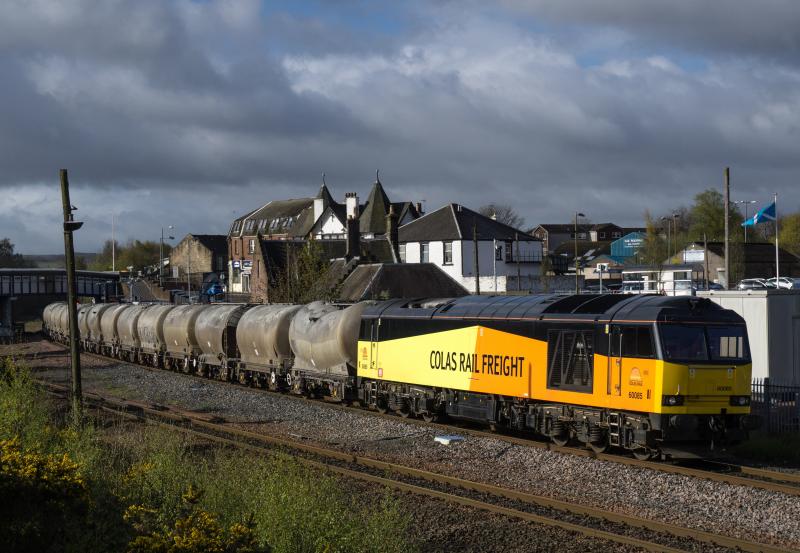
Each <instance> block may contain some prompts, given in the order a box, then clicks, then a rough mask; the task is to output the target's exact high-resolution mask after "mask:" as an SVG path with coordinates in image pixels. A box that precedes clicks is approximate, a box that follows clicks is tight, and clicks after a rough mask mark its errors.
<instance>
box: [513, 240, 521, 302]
mask: <svg viewBox="0 0 800 553" xmlns="http://www.w3.org/2000/svg"><path fill="white" fill-rule="evenodd" d="M514 244H515V246H516V248H517V255H516V258H517V292H519V291H521V290H522V282H521V280H522V274H521V273H522V271H521V270H520V268H519V233H518V232H515V233H514Z"/></svg>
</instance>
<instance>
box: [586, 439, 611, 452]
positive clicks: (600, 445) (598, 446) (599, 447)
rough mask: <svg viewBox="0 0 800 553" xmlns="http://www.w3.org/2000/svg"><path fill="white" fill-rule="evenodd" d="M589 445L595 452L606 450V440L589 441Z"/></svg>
mask: <svg viewBox="0 0 800 553" xmlns="http://www.w3.org/2000/svg"><path fill="white" fill-rule="evenodd" d="M589 447H590V448H592V451H594V452H595V453H598V454H600V453H605V452H606V450H608V440H603V441H599V442H589Z"/></svg>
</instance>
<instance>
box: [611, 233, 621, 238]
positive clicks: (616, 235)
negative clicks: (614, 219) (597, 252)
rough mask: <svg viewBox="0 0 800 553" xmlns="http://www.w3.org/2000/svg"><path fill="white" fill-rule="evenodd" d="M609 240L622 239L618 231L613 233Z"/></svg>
mask: <svg viewBox="0 0 800 553" xmlns="http://www.w3.org/2000/svg"><path fill="white" fill-rule="evenodd" d="M611 238H622V233H621V232H619V231H614V232H612V233H611Z"/></svg>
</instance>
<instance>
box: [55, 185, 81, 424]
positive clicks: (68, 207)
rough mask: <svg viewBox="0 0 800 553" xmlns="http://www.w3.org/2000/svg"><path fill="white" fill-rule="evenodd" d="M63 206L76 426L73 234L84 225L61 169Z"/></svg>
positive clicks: (78, 371)
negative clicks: (75, 216) (71, 201)
mask: <svg viewBox="0 0 800 553" xmlns="http://www.w3.org/2000/svg"><path fill="white" fill-rule="evenodd" d="M60 178H61V204H62V206H63V208H64V259H65V260H66V265H67V312H68V314H69V354H70V360H71V364H72V417H73V421H74V422H75V424H79V423H80V422H81V395H82V394H81V357H80V353H79V352H78V339H79V337H80V335H79V333H78V305H77V300H78V298H77V296H78V294H77V290H76V287H75V247H74V244H73V242H72V233H73V232H74V231H76V230H78V229H79V228H81V226H83V223H81V222H80V221H75V220H74V219H73V217H72V212H73V211H75V210H76V209H78V208H76V207H73V206H72V203H70V201H69V178H68V177H67V170H66V169H61V171H60Z"/></svg>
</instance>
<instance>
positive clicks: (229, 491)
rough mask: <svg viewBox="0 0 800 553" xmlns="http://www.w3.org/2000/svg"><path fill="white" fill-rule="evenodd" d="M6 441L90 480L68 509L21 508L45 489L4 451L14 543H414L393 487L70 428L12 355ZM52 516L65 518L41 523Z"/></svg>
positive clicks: (288, 462) (398, 546) (293, 548)
mask: <svg viewBox="0 0 800 553" xmlns="http://www.w3.org/2000/svg"><path fill="white" fill-rule="evenodd" d="M60 413H61V414H60ZM0 441H1V442H2V443H3V444H7V445H8V447H9V448H11V449H13V448H16V449H14V452H13V453H14V455H15V457H14V459H18V460H19V459H22V460H23V461H24V460H25V459H28V461H24V462H23V461H20V462H18V463H17V465H19V463H23V465H24V463H25V462H28V463H33V462H34V461H35V462H39V463H41V464H44V465H47V463H50V464H53V463H55V462H56V461H59V460H63V462H64V463H67V466H69V467H72V466H74V467H75V469H74V475H73V476H74V478H75V479H77V480H79V481H80V482H81V487H80V490H79V491H72V492H69V493H67V492H64V493H65V494H66V495H64V494H62V495H64V497H63V498H62V499H61V500H63V502H64V503H63V505H66V504H67V503H68V504H69V505H70V507H69V508H60V509H55V510H54V508H44V507H46V505H40V504H38V503H36V502H35V501H34V502H33V503H31V502H30V501H27V504H26V505H22V504H21V503H26V502H25V501H24V500H22V499H20V498H23V497H34V498H35V497H40V496H42V494H39V495H38V496H36V495H31V494H30V493H29V488H30V487H31V486H34V488H35V487H36V486H37V485H40V484H41V482H39V481H37V480H36V474H38V473H37V472H36V471H35V470H28V469H25V467H24V466H23V469H20V470H16V472H14V471H12V467H11V464H10V463H7V462H6V457H8V458H11V457H10V456H4V457H3V460H2V461H0V485H5V486H6V487H7V489H5V488H4V489H5V491H9V490H11V491H13V492H14V494H7V496H8V497H16V498H18V499H17V500H16V501H14V502H7V501H5V502H0V503H5V504H4V505H0V537H3V536H11V538H14V537H15V536H16V538H14V539H11V538H8V539H6V541H7V542H8V543H11V544H12V546H11V548H4V551H10V552H16V551H86V552H94V551H97V552H100V551H129V552H132V553H133V552H137V553H138V552H142V553H144V552H146V551H170V552H174V553H178V552H186V553H189V552H193V551H198V552H199V551H220V552H222V553H228V552H230V553H233V552H234V551H238V552H244V551H274V552H286V553H303V552H326V553H335V552H356V553H361V552H363V553H394V552H400V551H404V552H405V551H414V544H413V543H410V542H409V539H408V538H407V535H408V529H409V524H410V517H409V516H408V515H407V514H406V513H404V512H403V511H402V510H401V508H400V506H399V503H398V502H397V501H396V500H395V499H394V498H392V497H391V496H390V495H389V493H388V492H386V491H383V490H380V489H373V490H372V491H371V492H370V496H369V497H367V498H364V497H360V496H359V493H358V492H357V491H356V490H354V489H351V486H352V484H349V483H348V482H347V481H344V480H341V479H338V478H336V477H334V476H332V475H329V474H323V473H320V472H319V471H312V470H311V469H309V468H307V467H305V466H304V465H301V464H299V463H298V462H296V461H295V460H293V459H292V458H291V457H288V456H286V455H282V454H275V455H270V456H266V457H265V456H253V455H249V454H242V453H241V452H238V451H234V450H229V449H218V448H212V447H210V446H208V445H206V444H203V443H199V442H198V441H196V440H195V439H193V438H190V437H187V436H185V435H183V434H181V433H179V432H172V431H169V430H163V429H156V428H152V427H143V426H141V425H130V424H128V423H110V422H109V421H108V420H104V421H97V420H87V421H86V423H85V424H82V425H78V426H72V425H69V424H68V423H67V422H66V421H65V418H64V416H63V412H62V411H59V410H58V409H57V408H56V406H55V405H54V404H52V403H51V402H50V401H49V400H48V399H47V397H45V396H44V395H43V394H42V393H41V392H40V391H39V390H38V388H37V387H36V386H35V385H34V383H33V382H32V380H31V378H30V375H29V373H28V371H27V370H25V369H24V368H21V367H18V366H15V365H14V364H13V363H11V362H9V361H6V362H5V364H4V367H3V371H2V375H0ZM11 449H9V451H10V450H11ZM4 451H5V449H4ZM26 455H28V457H25V456H26ZM31 455H37V456H39V457H37V458H36V459H38V461H36V460H35V459H34V457H31ZM59 462H61V461H59ZM15 466H16V465H15ZM26 471H27V472H26ZM21 474H28V475H33V476H32V478H33V480H31V481H30V482H28V481H27V480H26V481H23V480H21V479H20V478H19V475H21ZM51 481H52V479H51ZM9 486H10V487H9ZM26 486H27V487H26ZM36 489H38V488H36ZM70 489H72V488H70ZM359 489H362V488H359ZM67 491H69V490H67ZM79 492H80V493H79ZM70 493H71V494H72V495H70ZM26 494H27V495H26ZM45 495H46V494H45ZM56 495H58V494H56ZM42 497H44V496H42ZM42 497H40V499H41V500H42V501H45V502H47V501H48V500H47V499H46V497H45V498H44V499H42ZM58 497H61V496H58ZM51 503H52V502H51ZM54 505H55V504H49V507H54ZM7 513H11V515H8V518H6V517H3V516H2V515H5V514H7ZM13 513H21V514H24V515H25V517H27V518H29V519H31V521H32V522H31V523H30V524H29V523H27V522H24V519H23V517H22V516H21V515H20V516H16V517H15V516H12V515H13ZM53 513H57V514H58V516H62V515H63V516H64V517H65V518H64V520H63V521H61V522H58V520H57V519H53V520H46V519H41V520H39V518H41V517H44V516H49V517H52V516H54V515H53ZM37 517H39V518H37ZM51 530H52V531H51ZM54 532H55V534H54ZM176 544H178V545H180V544H182V545H181V546H180V547H178V545H176Z"/></svg>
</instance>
